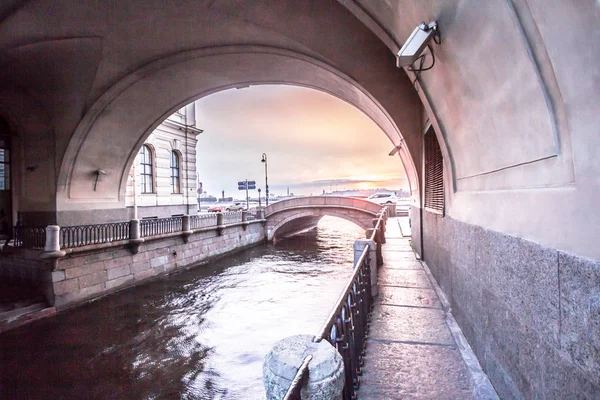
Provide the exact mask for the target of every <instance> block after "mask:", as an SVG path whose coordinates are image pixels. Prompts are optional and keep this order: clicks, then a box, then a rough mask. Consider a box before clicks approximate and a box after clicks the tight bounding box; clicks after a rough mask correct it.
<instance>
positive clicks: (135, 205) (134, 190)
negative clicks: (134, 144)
mask: <svg viewBox="0 0 600 400" xmlns="http://www.w3.org/2000/svg"><path fill="white" fill-rule="evenodd" d="M135 164H137V155H136V156H135V158H134V159H133V179H132V181H133V219H138V206H137V182H136V180H135V174H136V171H135Z"/></svg>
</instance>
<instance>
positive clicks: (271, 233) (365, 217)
mask: <svg viewBox="0 0 600 400" xmlns="http://www.w3.org/2000/svg"><path fill="white" fill-rule="evenodd" d="M325 216H329V217H336V218H341V219H344V220H346V221H349V222H352V223H354V224H356V225H358V226H360V227H361V228H362V229H364V230H365V231H366V230H367V229H369V228H372V227H373V224H372V220H373V218H375V214H371V213H370V212H367V211H358V210H350V211H347V210H345V209H343V208H340V209H334V208H310V209H305V210H304V211H297V210H292V211H288V212H283V213H281V218H282V219H277V221H276V224H275V225H270V224H269V222H268V220H267V225H266V235H267V240H269V241H271V240H273V238H274V237H275V236H276V234H277V232H278V231H279V230H280V229H281V228H283V227H285V226H286V225H287V224H289V223H291V222H293V221H295V220H299V219H302V218H306V217H315V218H318V219H320V218H322V217H325Z"/></svg>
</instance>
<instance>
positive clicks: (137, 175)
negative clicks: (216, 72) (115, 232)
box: [126, 103, 202, 219]
mask: <svg viewBox="0 0 600 400" xmlns="http://www.w3.org/2000/svg"><path fill="white" fill-rule="evenodd" d="M200 133H202V130H201V129H199V128H197V127H196V121H195V110H194V103H192V104H190V105H189V106H186V107H184V108H181V109H180V110H178V111H177V112H175V113H174V114H172V115H170V116H169V117H168V118H167V119H166V120H164V121H163V122H162V123H161V124H160V125H159V126H158V127H157V128H156V129H155V130H154V132H152V134H151V135H150V136H149V137H148V139H147V140H146V141H145V142H144V144H143V145H142V147H141V148H140V150H139V152H138V155H137V157H136V159H135V161H134V163H133V165H132V166H131V170H130V171H129V178H128V179H127V189H126V207H127V210H128V212H129V215H130V218H132V219H133V218H139V219H143V218H154V217H156V218H164V217H170V216H174V215H184V214H196V213H197V212H198V203H197V200H196V196H197V194H196V192H197V178H196V177H197V176H196V143H197V142H198V140H197V136H198V135H199V134H200Z"/></svg>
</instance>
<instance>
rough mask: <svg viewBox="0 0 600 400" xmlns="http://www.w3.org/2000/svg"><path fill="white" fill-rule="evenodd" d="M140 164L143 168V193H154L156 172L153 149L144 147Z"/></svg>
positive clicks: (141, 150) (141, 151)
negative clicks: (154, 170) (154, 169)
mask: <svg viewBox="0 0 600 400" xmlns="http://www.w3.org/2000/svg"><path fill="white" fill-rule="evenodd" d="M140 164H141V167H142V173H141V176H140V177H141V186H142V193H154V172H153V168H154V166H153V165H152V149H151V148H150V146H147V145H143V146H142V148H141V149H140Z"/></svg>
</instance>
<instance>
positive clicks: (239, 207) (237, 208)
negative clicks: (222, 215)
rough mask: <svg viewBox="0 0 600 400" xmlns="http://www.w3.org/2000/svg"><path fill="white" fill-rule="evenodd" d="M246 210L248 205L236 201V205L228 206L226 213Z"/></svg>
mask: <svg viewBox="0 0 600 400" xmlns="http://www.w3.org/2000/svg"><path fill="white" fill-rule="evenodd" d="M245 209H246V203H244V202H242V201H236V202H235V203H233V204H231V205H230V206H227V208H226V209H225V211H242V210H245Z"/></svg>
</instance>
